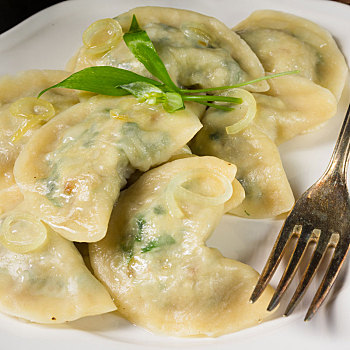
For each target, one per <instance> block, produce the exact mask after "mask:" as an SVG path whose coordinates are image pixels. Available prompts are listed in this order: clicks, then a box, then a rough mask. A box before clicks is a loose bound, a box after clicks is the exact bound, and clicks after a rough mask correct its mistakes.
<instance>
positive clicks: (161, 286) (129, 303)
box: [90, 157, 272, 336]
mask: <svg viewBox="0 0 350 350" xmlns="http://www.w3.org/2000/svg"><path fill="white" fill-rule="evenodd" d="M235 174H236V166H235V165H233V164H230V163H227V162H225V161H223V160H220V159H218V158H215V157H188V158H185V159H178V160H175V161H172V162H169V163H167V164H165V165H162V166H160V167H158V168H155V169H153V170H150V171H148V172H147V173H146V174H144V175H142V176H141V177H140V178H139V179H138V181H137V182H136V183H134V184H133V185H132V186H131V187H129V188H128V189H126V190H125V191H123V192H122V194H121V196H120V198H119V201H118V203H117V205H116V207H115V209H114V211H113V214H112V216H111V221H110V224H109V229H108V233H107V235H106V237H105V238H104V239H103V240H101V241H100V242H96V243H93V244H90V259H91V263H92V267H93V269H94V271H95V274H96V276H97V277H98V278H99V279H100V280H101V281H102V282H103V283H104V284H105V285H106V286H107V288H108V289H109V291H110V293H111V294H112V295H113V297H114V299H115V302H116V304H117V306H118V309H119V311H120V313H121V314H122V315H124V316H125V317H126V318H127V319H128V320H130V321H131V322H133V323H135V324H137V325H140V326H142V327H145V328H146V329H149V330H151V331H153V332H156V333H164V334H168V335H174V336H204V335H205V336H218V335H221V334H225V333H229V332H234V331H237V330H239V329H242V328H246V327H249V326H252V325H254V324H257V323H258V322H261V320H262V319H264V318H265V317H266V316H268V315H269V312H267V311H266V307H267V304H268V301H269V298H271V295H272V288H271V287H269V288H267V290H266V291H265V293H264V294H263V295H262V297H261V298H260V299H259V300H258V301H257V303H256V304H251V303H249V296H250V294H251V292H252V290H253V288H254V286H255V284H256V282H257V279H258V273H257V272H255V271H254V270H253V269H252V268H251V267H250V266H248V265H245V264H243V263H240V262H238V261H235V260H231V259H228V258H224V257H223V256H222V255H221V254H220V253H219V252H218V251H217V250H216V249H214V248H208V247H207V246H206V245H205V241H206V240H207V239H208V237H209V236H210V234H211V233H212V231H213V230H214V229H215V226H216V225H217V224H218V222H219V220H220V219H221V217H222V215H223V214H224V213H225V212H226V211H228V210H230V209H231V208H232V207H235V206H237V205H238V204H239V203H240V202H241V201H242V199H243V198H244V192H243V190H242V187H241V186H240V184H239V182H238V181H237V180H235ZM233 230H234V227H233Z"/></svg>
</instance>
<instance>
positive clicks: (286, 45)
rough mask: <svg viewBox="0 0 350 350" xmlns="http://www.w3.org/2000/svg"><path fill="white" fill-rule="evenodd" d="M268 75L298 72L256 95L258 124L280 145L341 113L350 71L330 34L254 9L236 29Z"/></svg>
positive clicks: (290, 17) (294, 18) (276, 13)
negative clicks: (341, 101) (290, 70)
mask: <svg viewBox="0 0 350 350" xmlns="http://www.w3.org/2000/svg"><path fill="white" fill-rule="evenodd" d="M234 30H235V31H236V32H237V33H238V34H239V35H240V36H241V37H242V38H243V39H244V40H246V41H247V43H248V44H249V46H250V47H251V48H252V50H253V51H254V52H255V53H256V55H257V56H258V57H259V59H260V61H261V63H262V64H263V66H264V69H265V71H266V72H268V73H274V72H276V71H280V70H288V69H290V68H292V69H298V70H299V74H298V75H293V76H288V77H287V76H285V77H281V78H280V79H273V80H270V81H269V85H270V89H269V90H268V91H267V92H266V93H262V94H256V95H255V98H256V100H257V104H258V111H257V115H256V123H257V125H259V127H260V128H262V129H263V130H264V131H265V132H266V133H267V134H268V135H269V136H270V137H271V138H272V139H273V140H274V141H275V142H276V143H277V144H281V143H282V142H285V141H287V140H289V139H291V138H293V137H294V136H296V135H298V134H300V133H305V132H307V131H310V130H312V129H315V128H316V127H318V126H319V125H321V124H323V123H324V122H325V121H327V120H328V119H329V118H331V117H332V116H333V115H334V114H335V112H336V109H337V101H338V100H339V98H340V95H341V92H342V90H343V88H344V84H345V79H346V77H347V72H348V67H347V65H346V62H345V59H344V56H343V54H342V53H341V51H340V50H339V48H338V46H337V44H336V42H335V40H334V39H333V38H332V36H331V34H330V33H329V32H328V31H326V30H325V29H323V28H321V27H320V26H319V25H317V24H316V23H313V22H310V21H308V20H306V19H304V18H301V17H298V16H295V15H291V14H287V13H283V12H279V11H271V10H261V11H255V12H254V13H252V14H251V15H250V16H249V17H248V18H247V19H245V20H244V21H242V22H241V23H239V24H238V25H236V26H235V27H234Z"/></svg>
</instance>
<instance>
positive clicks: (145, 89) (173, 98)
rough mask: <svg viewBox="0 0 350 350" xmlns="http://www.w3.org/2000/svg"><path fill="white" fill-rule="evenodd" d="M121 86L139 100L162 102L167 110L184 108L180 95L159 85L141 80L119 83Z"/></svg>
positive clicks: (153, 102) (150, 102)
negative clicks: (162, 88)
mask: <svg viewBox="0 0 350 350" xmlns="http://www.w3.org/2000/svg"><path fill="white" fill-rule="evenodd" d="M121 87H122V88H123V89H125V90H127V91H128V92H130V93H131V94H132V95H134V96H135V97H136V98H138V99H139V101H140V102H146V103H148V104H150V105H156V104H158V103H162V104H163V107H164V109H165V110H166V111H167V112H169V113H172V112H175V111H177V110H179V109H183V108H184V103H183V99H182V96H181V95H180V94H178V93H176V92H164V91H163V90H161V89H160V88H159V87H157V86H155V85H153V84H149V83H146V82H142V81H137V82H135V83H130V84H127V85H121Z"/></svg>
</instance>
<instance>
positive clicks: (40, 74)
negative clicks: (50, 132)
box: [0, 70, 78, 214]
mask: <svg viewBox="0 0 350 350" xmlns="http://www.w3.org/2000/svg"><path fill="white" fill-rule="evenodd" d="M67 76H68V73H67V72H65V71H60V70H28V71H24V72H21V73H18V74H17V75H15V76H5V77H2V78H1V79H0V214H1V213H2V212H5V211H7V210H11V209H12V208H14V207H15V206H16V205H17V204H18V203H19V202H20V201H21V200H22V194H21V192H20V191H19V188H18V186H17V184H16V182H15V180H14V177H13V166H14V163H15V160H16V158H17V157H18V154H19V153H20V151H21V149H22V148H23V146H24V144H25V143H26V142H27V141H28V140H29V138H30V137H31V135H32V134H33V132H34V131H35V130H36V129H38V128H40V127H41V125H42V124H43V122H41V123H32V125H30V127H28V121H29V118H26V116H25V115H22V116H17V115H14V114H13V113H12V110H13V106H14V103H16V102H18V101H20V99H21V98H33V97H36V96H37V94H38V93H39V92H40V91H41V90H42V89H44V88H47V87H49V86H51V85H53V84H56V83H57V82H59V81H60V80H62V79H64V78H66V77H67ZM43 101H47V102H49V103H50V104H52V106H53V108H54V110H55V113H56V114H58V113H59V112H60V111H62V110H64V109H66V108H68V107H70V106H72V105H73V104H75V103H77V102H78V97H77V93H76V92H75V91H72V90H66V89H53V90H51V91H50V92H48V94H47V95H46V96H45V100H44V99H43ZM38 102H39V101H38ZM40 102H42V101H40ZM41 109H42V107H41ZM30 119H31V120H32V121H33V120H35V119H36V116H33V117H32V118H30Z"/></svg>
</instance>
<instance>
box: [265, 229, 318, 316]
mask: <svg viewBox="0 0 350 350" xmlns="http://www.w3.org/2000/svg"><path fill="white" fill-rule="evenodd" d="M312 231H313V228H312V227H305V226H303V227H302V231H301V234H300V236H299V238H298V242H297V244H296V246H295V248H294V251H293V254H292V256H291V257H290V259H289V262H288V266H287V268H286V269H285V271H284V273H283V276H282V278H281V280H280V282H279V284H278V286H277V288H276V291H275V293H274V295H273V297H272V299H271V301H270V304H269V305H268V307H267V310H268V311H272V310H273V309H274V308H275V307H276V306H277V305H278V303H279V301H280V299H281V297H282V296H283V294H284V292H285V291H286V290H287V288H288V286H289V284H290V282H291V281H292V279H293V277H294V275H295V272H296V271H297V268H298V266H299V264H300V261H301V259H302V257H303V255H304V253H305V250H306V247H307V245H308V242H309V240H310V237H311V234H312Z"/></svg>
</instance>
